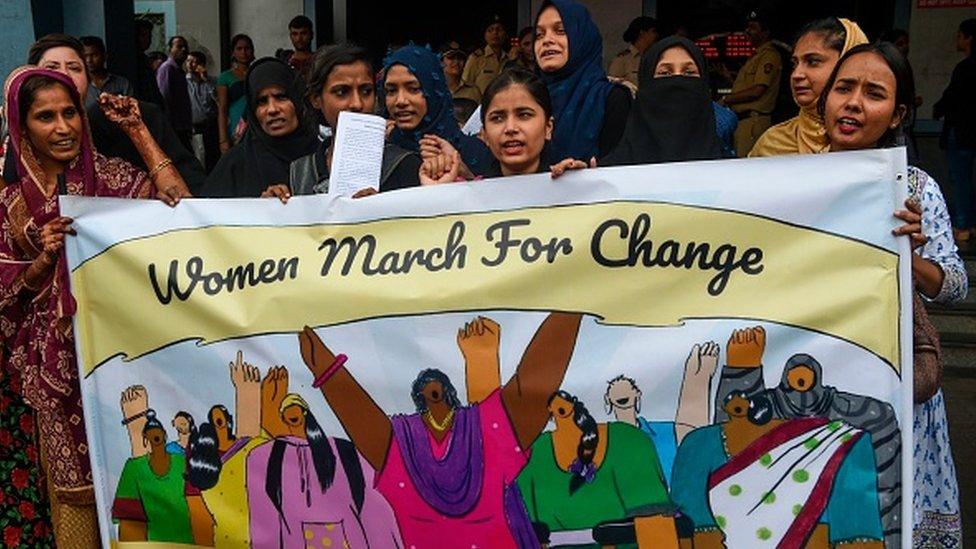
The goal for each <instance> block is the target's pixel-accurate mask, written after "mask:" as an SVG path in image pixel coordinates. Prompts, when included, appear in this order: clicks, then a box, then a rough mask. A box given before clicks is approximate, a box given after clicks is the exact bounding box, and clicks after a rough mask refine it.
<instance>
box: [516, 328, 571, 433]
mask: <svg viewBox="0 0 976 549" xmlns="http://www.w3.org/2000/svg"><path fill="white" fill-rule="evenodd" d="M582 318H583V317H582V315H581V314H579V313H551V314H550V315H549V316H548V317H547V318H546V320H545V321H543V323H542V325H541V326H539V329H538V330H537V331H536V333H535V336H534V337H533V338H532V341H531V342H529V346H528V347H527V348H526V349H525V353H523V354H522V360H521V362H519V365H518V368H516V370H515V374H514V375H513V376H512V378H511V379H509V380H508V383H506V384H505V386H504V387H502V403H503V404H504V405H505V410H506V411H507V412H508V417H510V418H511V419H512V425H513V426H514V428H515V436H516V437H518V441H519V446H521V447H522V448H523V449H524V448H528V447H530V446H531V445H532V442H533V441H534V440H535V439H536V437H538V436H539V433H540V432H541V431H542V429H543V428H544V427H545V426H546V422H547V421H548V420H549V411H548V410H547V409H546V402H548V400H549V397H550V396H551V395H552V393H554V392H555V391H556V390H557V389H559V386H560V385H562V382H563V376H565V375H566V369H567V368H568V367H569V360H570V359H571V358H572V356H573V348H574V347H575V346H576V337H577V336H578V335H579V327H580V321H581V320H582Z"/></svg>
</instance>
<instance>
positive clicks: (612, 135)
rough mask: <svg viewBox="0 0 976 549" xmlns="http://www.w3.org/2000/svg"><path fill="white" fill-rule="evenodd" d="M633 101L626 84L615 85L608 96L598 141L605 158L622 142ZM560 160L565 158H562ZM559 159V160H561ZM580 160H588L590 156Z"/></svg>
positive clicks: (600, 153) (600, 152) (601, 155)
mask: <svg viewBox="0 0 976 549" xmlns="http://www.w3.org/2000/svg"><path fill="white" fill-rule="evenodd" d="M632 103H633V96H631V95H630V90H629V89H627V88H626V87H624V86H614V87H613V90H611V91H610V95H608V96H607V108H606V111H605V112H604V114H603V128H602V129H600V140H599V143H598V147H599V155H598V156H597V158H603V157H604V156H606V155H608V154H610V151H612V150H613V149H614V148H615V147H616V146H617V143H619V142H620V138H621V137H623V135H624V128H625V127H626V126H627V116H628V115H629V114H630V106H631V104H632ZM559 160H564V159H563V158H560V159H559ZM559 160H557V162H558V161H559ZM578 160H584V161H588V160H589V159H588V158H579V159H578Z"/></svg>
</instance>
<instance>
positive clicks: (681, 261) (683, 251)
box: [148, 213, 764, 305]
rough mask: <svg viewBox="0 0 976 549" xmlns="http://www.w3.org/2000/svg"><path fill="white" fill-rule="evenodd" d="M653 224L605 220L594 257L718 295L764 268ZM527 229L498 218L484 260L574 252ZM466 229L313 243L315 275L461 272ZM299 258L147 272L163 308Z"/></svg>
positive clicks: (293, 272)
mask: <svg viewBox="0 0 976 549" xmlns="http://www.w3.org/2000/svg"><path fill="white" fill-rule="evenodd" d="M652 225H653V224H652V217H651V215H650V214H648V213H641V214H638V215H637V216H636V217H635V218H634V220H633V221H630V222H628V221H625V220H623V219H616V218H614V219H608V220H606V221H604V222H603V223H601V224H600V225H599V226H598V227H597V228H596V230H595V231H594V232H593V236H592V237H591V239H590V246H589V251H590V255H591V256H592V259H593V260H594V261H595V262H596V263H597V264H598V265H600V266H602V267H606V268H611V269H619V268H638V267H643V268H647V269H651V268H668V267H671V268H675V269H678V268H683V269H687V270H691V269H698V270H701V271H715V275H714V276H713V277H712V278H711V279H710V280H709V282H708V285H707V288H706V289H707V291H708V293H709V295H711V296H719V295H721V294H722V292H723V291H725V288H726V287H727V285H728V283H729V280H730V278H731V276H732V274H733V273H734V272H735V271H740V270H741V271H742V273H744V274H746V275H758V274H759V273H761V272H762V271H763V268H764V267H763V250H762V249H760V248H758V247H749V248H748V249H746V250H745V251H744V252H743V253H741V254H740V249H739V247H738V246H736V245H734V244H730V243H718V244H716V243H710V242H694V241H690V242H684V243H682V242H678V241H675V240H673V239H665V240H662V241H660V242H659V243H657V244H655V242H654V241H653V240H651V239H650V234H651V229H652ZM531 228H532V221H531V220H530V219H525V218H518V219H509V220H504V221H499V222H497V223H495V224H493V225H491V226H490V227H488V229H487V230H486V231H485V239H486V241H487V242H490V243H492V245H493V251H492V252H491V255H490V256H489V255H485V256H483V257H481V258H480V259H481V260H480V263H481V265H483V266H484V267H488V268H494V267H498V266H500V265H502V264H504V263H506V262H509V261H521V262H523V263H527V264H531V263H537V262H540V261H544V262H545V263H547V264H552V263H555V262H556V261H557V260H559V258H560V257H565V256H569V255H571V254H573V253H574V251H575V247H574V245H573V242H572V239H571V238H569V237H554V238H549V239H541V238H538V237H536V236H532V235H531V232H530V231H531ZM465 231H466V226H465V223H464V221H462V220H457V221H455V222H454V223H453V224H452V225H451V228H450V230H449V231H448V233H447V237H446V239H445V244H444V246H438V247H432V248H429V249H424V248H416V249H408V250H402V251H396V250H393V251H383V250H382V248H381V246H380V242H379V240H378V239H377V237H376V236H375V235H372V234H366V235H363V236H360V237H359V238H355V237H353V236H346V237H342V238H336V237H329V238H327V239H325V240H324V241H322V243H321V244H320V245H319V247H318V251H319V252H322V253H323V254H324V257H323V258H322V263H321V266H320V268H319V274H320V275H321V276H322V277H329V276H342V277H347V276H350V275H351V274H352V273H353V272H354V271H355V272H358V273H361V274H362V275H364V276H367V277H370V276H388V275H402V274H408V273H411V272H414V271H415V270H418V269H420V270H424V271H426V272H430V273H436V272H439V271H443V270H453V269H465V268H467V266H468V262H467V256H468V251H469V248H468V246H467V245H466V244H464V238H465ZM621 243H623V244H625V246H623V248H622V249H623V251H624V253H623V254H621V253H620V252H619V251H617V252H616V253H614V252H610V251H607V250H608V249H611V248H612V249H614V250H620V249H621V246H620V244H621ZM300 262H301V260H300V258H299V257H284V258H278V259H273V258H268V259H261V260H257V261H252V262H248V263H245V264H240V265H236V266H234V267H230V268H228V269H226V270H207V269H206V265H205V262H204V259H203V258H202V257H200V256H193V257H191V258H189V259H187V260H186V261H185V262H182V264H181V261H180V260H178V259H173V260H171V261H170V262H169V268H168V269H167V270H166V274H165V276H162V280H160V278H161V273H160V272H159V271H161V270H162V269H158V268H157V266H156V264H155V263H150V264H149V266H148V275H149V281H150V283H151V285H152V288H153V291H154V292H155V295H156V299H157V300H159V302H160V303H162V304H164V305H167V304H169V303H170V302H171V301H172V300H173V298H174V297H175V298H176V299H177V300H178V301H186V300H188V299H190V297H191V296H192V295H193V293H194V291H195V290H196V289H197V288H200V289H202V290H203V292H204V293H205V294H207V295H208V296H214V295H217V294H221V293H232V292H235V291H243V290H246V289H247V288H252V287H256V286H260V285H266V284H277V283H281V282H285V281H286V280H294V279H296V278H298V272H299V267H300ZM334 267H338V268H334ZM337 271H338V274H336V273H337Z"/></svg>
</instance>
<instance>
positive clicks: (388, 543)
mask: <svg viewBox="0 0 976 549" xmlns="http://www.w3.org/2000/svg"><path fill="white" fill-rule="evenodd" d="M278 411H279V416H280V418H281V421H282V424H283V425H284V427H285V430H286V433H285V434H284V435H283V436H278V437H276V438H275V439H274V441H272V442H269V443H267V444H264V445H262V446H259V447H257V448H255V449H254V450H252V451H251V454H250V455H249V456H248V458H247V497H248V500H249V502H250V510H249V512H250V525H251V547H253V548H255V549H263V548H279V547H280V548H305V547H350V548H353V549H358V548H370V547H374V548H386V547H391V548H393V547H402V546H403V544H402V542H401V540H400V535H399V530H398V529H397V525H396V519H394V517H393V510H392V509H391V508H390V505H389V504H388V503H387V502H386V500H385V499H383V496H381V495H380V494H379V492H377V491H376V490H375V489H374V488H373V486H374V478H373V477H374V475H375V473H374V471H373V470H372V468H371V467H370V466H369V464H368V463H366V462H365V461H364V460H363V459H362V458H361V457H360V456H359V454H358V453H357V452H356V448H355V447H354V446H353V445H352V443H350V442H349V441H348V440H343V439H336V438H332V437H328V436H326V434H325V432H324V431H322V428H321V427H320V426H319V423H318V421H317V420H316V419H315V416H314V415H313V414H312V412H311V410H309V408H308V404H306V402H305V400H304V399H302V397H301V396H299V395H297V394H295V393H288V394H286V395H284V397H283V398H282V399H281V403H280V404H279V406H278Z"/></svg>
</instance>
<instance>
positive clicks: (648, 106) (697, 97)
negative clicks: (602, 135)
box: [600, 37, 722, 166]
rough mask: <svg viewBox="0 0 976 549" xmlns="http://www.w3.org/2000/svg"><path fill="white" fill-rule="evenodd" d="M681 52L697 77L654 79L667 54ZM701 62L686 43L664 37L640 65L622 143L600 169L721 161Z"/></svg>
mask: <svg viewBox="0 0 976 549" xmlns="http://www.w3.org/2000/svg"><path fill="white" fill-rule="evenodd" d="M673 47H680V48H684V49H685V50H686V51H687V52H688V54H689V55H690V56H691V58H692V59H693V60H694V62H695V64H696V65H697V66H698V72H699V75H700V76H667V77H662V78H655V77H654V68H655V67H656V66H657V63H658V61H659V59H660V58H661V56H662V55H663V54H664V52H665V51H667V50H668V49H670V48H673ZM706 71H707V67H706V66H705V57H704V55H702V53H701V51H700V50H699V49H698V47H697V46H695V44H694V43H692V42H691V41H690V40H687V39H685V38H679V37H668V38H665V39H664V40H661V41H659V42H658V43H656V44H655V45H654V46H653V47H652V48H651V49H650V50H648V51H647V53H645V54H644V57H643V58H642V59H641V64H640V72H639V73H638V74H639V78H638V81H639V88H638V92H637V99H636V101H635V102H634V106H633V108H632V109H631V111H630V117H629V118H628V120H627V127H626V129H625V130H624V135H623V138H622V139H621V140H620V143H619V145H617V147H616V148H615V149H614V151H613V152H612V153H611V154H610V155H608V156H607V157H606V158H602V159H601V160H600V163H601V164H602V165H605V166H626V165H636V164H655V163H659V162H680V161H685V160H711V159H716V158H721V156H722V144H721V142H720V141H719V139H718V135H717V134H716V132H715V112H714V110H713V108H712V98H711V89H710V88H709V85H708V80H707V79H706V77H705V75H707V74H708V73H707V72H706Z"/></svg>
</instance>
